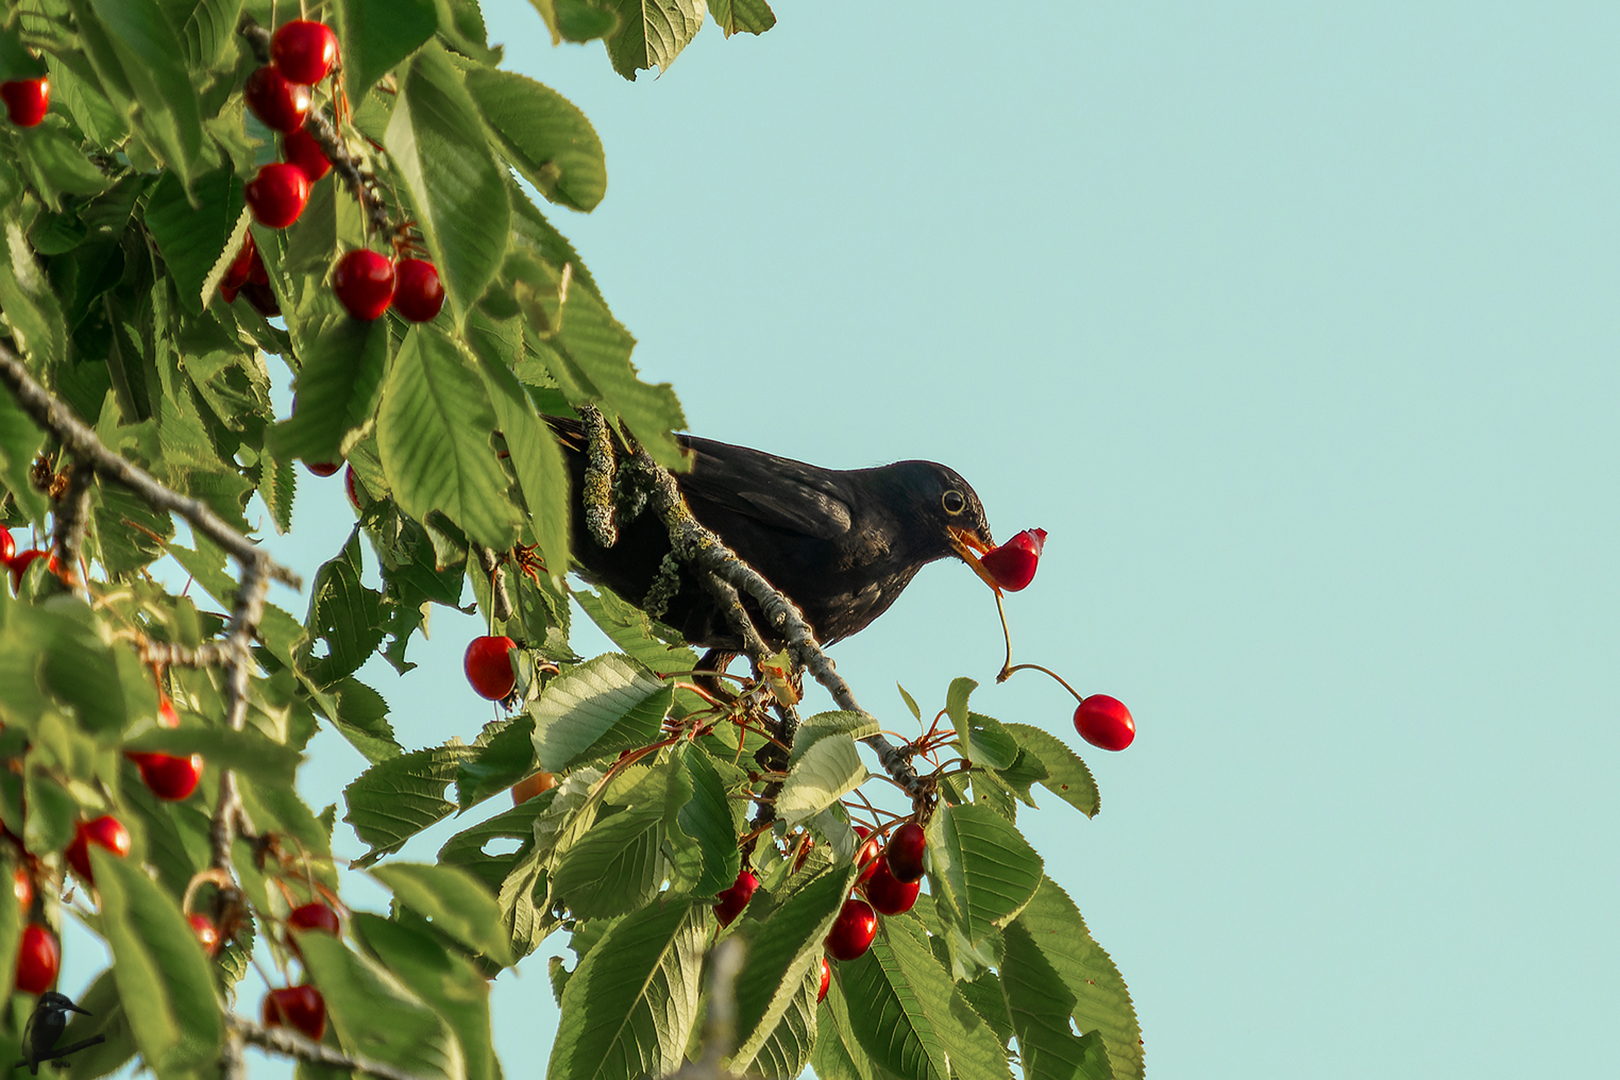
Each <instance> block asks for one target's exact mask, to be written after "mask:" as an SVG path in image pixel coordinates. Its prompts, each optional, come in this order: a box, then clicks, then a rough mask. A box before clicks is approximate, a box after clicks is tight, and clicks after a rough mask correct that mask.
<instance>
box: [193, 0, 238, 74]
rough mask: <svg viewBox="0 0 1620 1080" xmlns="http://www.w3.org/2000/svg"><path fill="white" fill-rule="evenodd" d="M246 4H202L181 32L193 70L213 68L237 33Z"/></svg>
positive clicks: (225, 0)
mask: <svg viewBox="0 0 1620 1080" xmlns="http://www.w3.org/2000/svg"><path fill="white" fill-rule="evenodd" d="M241 10H242V0H198V2H197V3H196V6H194V7H193V8H192V9H191V14H190V15H188V16H186V21H185V24H184V25H183V26H182V27H181V28H180V36H181V37H182V38H183V39H184V40H185V43H186V63H187V64H188V65H190V66H191V67H192V68H211V67H213V66H214V63H215V61H217V60H218V59H219V54H220V53H221V52H222V51H223V50H224V48H225V44H226V43H227V42H228V41H230V40H231V36H232V35H233V34H235V33H236V24H237V20H238V16H239V14H240V13H241Z"/></svg>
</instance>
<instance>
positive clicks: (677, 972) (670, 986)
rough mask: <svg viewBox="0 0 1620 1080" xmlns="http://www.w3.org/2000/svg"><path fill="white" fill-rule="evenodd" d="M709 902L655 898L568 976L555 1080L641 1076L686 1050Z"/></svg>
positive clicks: (659, 1070) (668, 1067) (551, 1079)
mask: <svg viewBox="0 0 1620 1080" xmlns="http://www.w3.org/2000/svg"><path fill="white" fill-rule="evenodd" d="M707 911H708V909H707V908H699V907H694V906H693V905H692V904H691V903H690V902H685V903H680V902H672V903H667V904H653V905H650V906H648V907H645V908H643V909H641V910H640V911H638V912H636V913H635V914H633V915H630V916H629V917H627V918H626V919H624V920H623V921H622V922H620V923H617V924H616V925H614V926H613V927H612V928H611V929H610V930H608V932H607V934H606V935H604V936H603V938H602V940H601V941H600V942H599V943H598V944H597V945H596V947H595V948H593V949H592V950H591V951H590V952H589V953H588V954H586V956H585V958H584V959H583V960H581V961H580V964H579V967H578V968H576V969H575V971H574V973H573V975H572V976H571V977H570V978H569V979H568V986H567V988H566V989H565V990H564V991H563V996H562V1019H561V1020H560V1022H559V1023H558V1025H557V1037H556V1040H555V1041H554V1042H553V1043H552V1047H551V1061H550V1064H549V1065H548V1066H547V1070H546V1076H547V1078H548V1080H640V1078H641V1077H646V1076H663V1075H665V1074H667V1073H670V1072H673V1071H674V1070H675V1069H676V1068H678V1067H679V1066H680V1064H681V1062H682V1060H683V1059H684V1057H685V1054H686V1045H687V1041H688V1036H689V1035H690V1033H691V1030H692V1024H693V1022H694V1021H695V1020H696V1019H697V1011H698V1009H697V1007H698V978H699V972H700V971H701V969H702V960H703V943H704V939H705V937H706V936H707V935H706V926H707V918H706V916H707Z"/></svg>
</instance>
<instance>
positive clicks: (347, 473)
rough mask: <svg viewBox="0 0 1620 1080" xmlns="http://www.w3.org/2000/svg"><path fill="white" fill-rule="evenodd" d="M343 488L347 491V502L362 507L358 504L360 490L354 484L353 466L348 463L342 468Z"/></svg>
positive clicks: (355, 506)
mask: <svg viewBox="0 0 1620 1080" xmlns="http://www.w3.org/2000/svg"><path fill="white" fill-rule="evenodd" d="M343 490H344V491H346V492H348V495H349V503H350V504H351V505H352V506H353V507H354V508H355V509H356V510H360V509H363V507H361V505H360V491H359V489H357V488H356V487H355V486H354V466H353V465H350V466H349V467H348V468H347V469H344V470H343Z"/></svg>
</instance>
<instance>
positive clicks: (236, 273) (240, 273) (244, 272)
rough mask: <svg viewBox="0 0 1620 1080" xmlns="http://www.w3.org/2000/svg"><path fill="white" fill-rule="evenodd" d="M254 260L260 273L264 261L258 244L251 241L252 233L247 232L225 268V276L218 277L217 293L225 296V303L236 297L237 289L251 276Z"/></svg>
mask: <svg viewBox="0 0 1620 1080" xmlns="http://www.w3.org/2000/svg"><path fill="white" fill-rule="evenodd" d="M255 262H257V263H258V264H259V270H260V272H261V273H262V272H263V270H264V263H263V261H262V260H260V259H259V245H258V244H256V243H254V242H253V234H252V233H248V234H247V239H245V240H243V241H242V246H241V248H240V249H239V250H238V251H237V253H236V258H234V259H232V260H231V265H230V266H228V267H226V268H225V276H224V277H222V278H220V279H219V294H220V295H221V296H223V297H224V298H225V302H226V303H227V304H228V303H230V302H231V301H233V300H235V299H236V293H237V290H238V289H240V288H241V287H242V286H244V285H246V284H247V283H248V279H250V278H251V277H252V276H253V264H254V263H255ZM266 280H268V279H266Z"/></svg>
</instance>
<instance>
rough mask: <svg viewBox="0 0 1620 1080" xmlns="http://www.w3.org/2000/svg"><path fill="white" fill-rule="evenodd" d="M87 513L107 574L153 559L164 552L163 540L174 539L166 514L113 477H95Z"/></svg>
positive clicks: (129, 570)
mask: <svg viewBox="0 0 1620 1080" xmlns="http://www.w3.org/2000/svg"><path fill="white" fill-rule="evenodd" d="M91 513H92V515H93V518H94V521H95V524H96V542H97V546H98V548H99V552H98V553H99V556H100V559H101V564H102V565H103V566H105V567H106V568H107V572H108V573H109V574H128V573H132V572H134V571H136V570H139V569H140V568H141V567H143V566H148V565H150V564H151V563H153V562H156V561H157V560H158V559H161V558H162V557H163V556H164V555H165V554H167V553H168V548H167V546H166V542H167V541H169V540H172V539H174V519H173V518H172V517H171V516H170V515H168V514H166V513H165V514H160V513H158V512H157V511H155V510H153V509H152V508H151V507H150V506H148V505H147V503H146V500H145V499H143V498H141V497H140V496H139V495H136V494H135V493H134V492H132V491H130V490H129V489H128V488H126V487H124V486H123V485H122V484H118V483H115V482H113V481H103V480H100V479H97V481H96V487H95V502H94V504H93V505H92V508H91ZM153 534H156V535H157V537H158V539H156V540H154V539H153V538H152V537H153Z"/></svg>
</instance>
